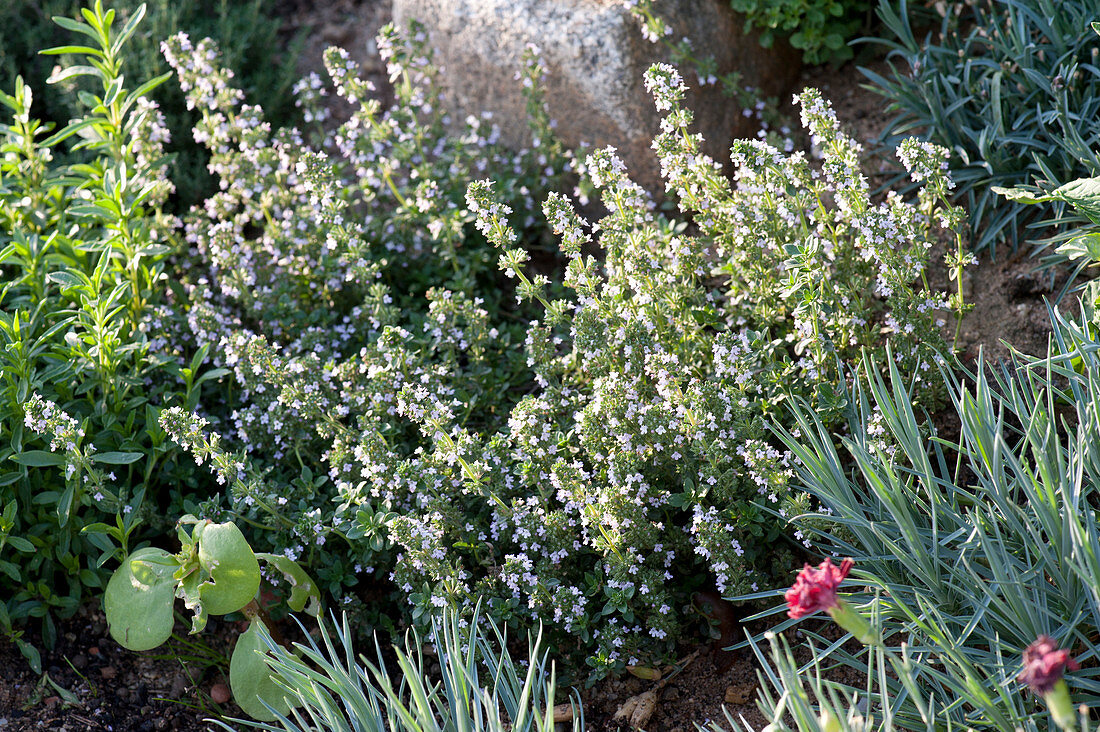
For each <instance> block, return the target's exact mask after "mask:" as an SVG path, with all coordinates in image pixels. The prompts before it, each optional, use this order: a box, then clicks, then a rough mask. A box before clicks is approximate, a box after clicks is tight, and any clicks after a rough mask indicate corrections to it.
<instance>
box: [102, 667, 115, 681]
mask: <svg viewBox="0 0 1100 732" xmlns="http://www.w3.org/2000/svg"><path fill="white" fill-rule="evenodd" d="M99 675H100V676H102V677H103V678H105V679H107V680H108V681H110V680H111V679H113V678H114V677H116V676H118V671H116V670H115V667H114V666H104V667H103V668H101V669H99Z"/></svg>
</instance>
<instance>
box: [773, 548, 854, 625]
mask: <svg viewBox="0 0 1100 732" xmlns="http://www.w3.org/2000/svg"><path fill="white" fill-rule="evenodd" d="M852 564H853V562H852V560H851V559H845V560H844V561H842V562H841V563H840V566H839V567H837V566H835V565H834V564H833V561H832V560H831V559H826V560H825V561H824V562H822V563H821V566H820V567H817V568H816V569H815V568H813V567H811V566H810V565H809V564H807V565H806V566H805V567H803V568H802V571H801V572H799V573H798V577H797V579H795V581H794V586H793V587H791V589H789V590H787V594H786V595H785V597H786V598H787V615H789V616H790V617H792V618H794V619H795V620H797V619H799V618H803V617H806V616H807V615H812V614H813V613H816V612H817V611H818V610H831V609H833V608H834V607H836V605H837V599H836V588H837V586H838V585H839V584H840V583H841V582H842V581H843V580H844V578H845V577H847V576H848V572H849V571H850V570H851V569H852Z"/></svg>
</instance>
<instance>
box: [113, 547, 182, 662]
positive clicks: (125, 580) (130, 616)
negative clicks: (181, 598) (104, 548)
mask: <svg viewBox="0 0 1100 732" xmlns="http://www.w3.org/2000/svg"><path fill="white" fill-rule="evenodd" d="M175 568H176V565H175V560H174V558H173V557H172V555H171V554H169V553H168V552H166V551H165V550H163V549H157V548H155V547H145V548H143V549H138V550H137V551H135V552H134V553H133V554H131V555H130V556H129V557H128V558H127V559H126V561H125V562H123V563H122V566H121V567H119V568H118V569H116V570H115V573H114V574H113V575H111V580H110V582H108V583H107V592H106V594H105V595H104V597H103V609H104V611H105V612H106V614H107V625H108V626H109V627H110V631H111V637H112V638H114V639H115V640H116V641H118V643H119V644H120V645H122V646H123V647H125V648H129V649H130V650H131V651H147V650H149V649H150V648H156V647H157V646H159V645H160V644H161V643H164V642H165V641H166V640H168V638H169V637H171V635H172V623H173V621H174V618H173V614H172V602H173V600H174V599H175V596H176V580H175V579H174V578H173V577H172V572H173V571H175Z"/></svg>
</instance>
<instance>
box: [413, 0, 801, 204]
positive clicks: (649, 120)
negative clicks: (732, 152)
mask: <svg viewBox="0 0 1100 732" xmlns="http://www.w3.org/2000/svg"><path fill="white" fill-rule="evenodd" d="M655 11H656V12H657V13H659V14H660V15H661V16H662V17H663V18H664V19H665V20H666V21H667V22H668V23H669V25H670V26H671V27H672V28H673V30H674V33H673V35H672V36H670V39H676V40H678V39H679V38H680V37H682V36H686V37H688V38H690V39H691V40H692V43H693V48H694V51H693V52H694V53H695V55H696V56H697V57H700V58H702V57H707V56H713V57H714V58H715V60H716V61H717V65H718V74H719V75H721V74H726V73H729V72H731V71H737V72H739V73H740V74H741V78H742V82H743V83H744V84H745V85H746V86H750V87H754V88H755V89H757V90H758V91H759V92H760V93H762V95H763V96H781V97H785V96H786V95H787V94H788V93H789V92H790V91H791V90H792V88H793V85H794V83H795V81H796V79H797V76H798V70H799V56H798V54H797V53H796V52H795V51H793V50H792V49H791V48H790V47H789V46H786V45H785V44H781V43H776V44H775V45H774V46H773V47H772V48H770V49H764V48H762V47H761V46H760V44H759V42H758V40H757V37H756V36H755V35H745V34H744V33H743V32H742V29H743V27H744V20H743V17H742V16H739V15H737V14H736V13H734V12H733V11H732V10H731V9H730V7H729V2H728V0H664V1H663V2H658V3H656V4H655ZM394 18H395V21H396V22H397V24H398V27H405V26H406V25H407V23H408V22H409V21H410V20H414V19H415V20H419V21H420V22H421V23H423V24H424V25H425V28H426V30H427V32H428V34H429V37H430V42H431V46H432V47H433V48H434V49H435V52H436V56H435V61H436V63H437V64H438V65H439V66H441V67H442V68H443V73H442V78H441V81H442V83H443V87H444V90H445V93H446V94H447V103H448V104H449V105H450V106H451V107H452V108H453V109H454V110H455V111H456V112H461V114H455V115H454V118H455V121H456V123H457V122H460V121H461V120H462V119H464V117H465V114H470V113H475V114H476V113H479V112H482V111H491V112H493V113H494V122H496V123H498V124H499V125H500V127H501V132H502V136H501V139H502V141H504V142H505V143H506V144H509V145H512V146H521V145H524V144H526V142H527V140H529V133H528V131H527V127H526V124H525V112H524V105H525V101H524V98H523V95H522V92H521V88H520V82H519V81H517V80H516V72H517V71H518V70H519V68H520V64H521V57H522V54H523V51H524V49H525V48H526V47H527V45H528V44H534V45H535V46H537V47H538V48H539V51H540V53H541V56H542V58H543V61H544V63H545V65H546V68H547V78H546V82H545V87H546V98H547V102H548V105H549V108H550V115H551V117H552V118H553V119H555V120H556V121H557V123H558V127H557V132H558V134H559V136H560V137H561V138H562V140H563V142H564V143H565V144H566V146H567V147H572V148H575V147H576V146H577V145H578V144H580V143H582V142H586V143H589V144H590V145H593V146H596V147H603V146H605V145H612V146H614V147H615V148H617V149H618V151H619V155H620V157H622V158H623V160H624V161H626V163H627V167H628V170H629V171H630V174H631V177H633V178H634V179H635V180H636V181H638V182H639V183H641V184H642V185H644V186H646V187H647V188H649V189H650V190H651V191H653V192H654V193H660V192H661V191H662V190H663V184H662V183H661V182H660V168H659V165H658V163H657V159H656V156H655V154H654V153H653V151H652V150H651V149H650V143H651V142H652V140H653V138H654V136H655V135H656V134H658V132H659V129H660V128H659V122H660V116H659V114H658V113H657V111H656V109H655V107H654V105H653V101H652V99H651V97H650V96H649V94H648V93H647V92H646V91H645V87H644V85H643V80H642V74H643V73H644V72H645V70H646V69H647V68H648V67H649V66H650V64H652V63H653V62H655V61H661V60H665V59H666V57H667V52H666V50H665V49H664V46H663V45H662V44H660V43H656V44H655V43H651V42H649V41H647V40H646V39H645V38H644V37H643V35H642V33H641V29H640V26H639V22H638V21H637V20H636V19H635V18H634V17H633V16H632V15H631V14H630V13H629V11H628V10H627V9H626V8H625V7H624V5H623V3H622V2H621V1H620V0H394ZM681 73H682V74H683V76H684V78H685V81H687V83H688V85H689V86H691V87H692V88H693V89H692V92H691V93H690V94H689V95H688V98H687V104H688V106H689V107H690V108H692V109H693V110H694V111H695V120H696V125H695V129H696V130H698V131H699V132H702V133H703V135H704V137H705V139H706V140H707V152H708V153H709V154H710V155H711V156H712V157H714V158H715V160H718V161H719V162H722V163H727V161H728V157H729V153H728V151H729V143H730V141H731V140H733V139H736V138H738V137H745V136H751V135H754V134H755V132H756V129H757V126H756V122H755V120H752V119H750V118H749V117H748V116H747V115H746V114H745V113H744V110H742V109H741V108H740V107H739V106H738V104H737V103H736V102H735V101H734V100H733V99H730V98H729V97H727V96H724V95H723V94H722V91H721V89H720V86H719V85H718V84H712V85H708V86H703V85H700V83H699V80H698V79H697V78H696V77H695V75H694V74H693V73H691V70H690V69H681Z"/></svg>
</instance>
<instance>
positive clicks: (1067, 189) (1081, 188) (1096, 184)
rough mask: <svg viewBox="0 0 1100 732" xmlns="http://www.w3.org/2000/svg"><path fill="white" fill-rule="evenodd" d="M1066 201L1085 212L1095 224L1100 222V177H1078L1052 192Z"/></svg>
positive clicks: (1056, 197) (1053, 195)
mask: <svg viewBox="0 0 1100 732" xmlns="http://www.w3.org/2000/svg"><path fill="white" fill-rule="evenodd" d="M1050 195H1051V196H1052V197H1054V198H1055V199H1057V200H1059V201H1065V202H1066V203H1068V204H1070V205H1072V206H1073V207H1074V208H1075V209H1077V211H1079V212H1080V213H1082V214H1084V215H1085V216H1087V217H1088V218H1089V220H1090V221H1092V223H1094V224H1100V178H1078V179H1077V180H1075V181H1070V182H1069V183H1066V184H1065V185H1064V186H1061V187H1060V188H1056V189H1055V190H1054V192H1052V193H1051V194H1050Z"/></svg>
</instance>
